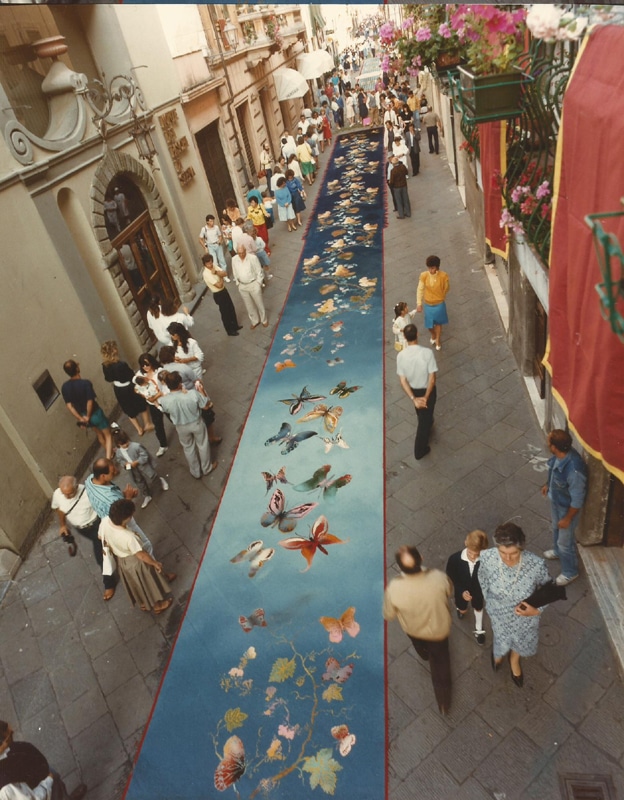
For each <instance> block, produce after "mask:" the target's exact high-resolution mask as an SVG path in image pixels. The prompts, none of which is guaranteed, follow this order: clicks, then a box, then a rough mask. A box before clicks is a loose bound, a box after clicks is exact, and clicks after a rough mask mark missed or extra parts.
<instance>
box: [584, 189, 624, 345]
mask: <svg viewBox="0 0 624 800" xmlns="http://www.w3.org/2000/svg"><path fill="white" fill-rule="evenodd" d="M621 202H622V203H624V198H622V200H621ZM619 217H624V211H612V212H610V213H605V214H588V215H587V216H586V217H585V222H586V223H587V224H588V225H589V227H590V228H591V231H592V236H593V237H594V247H595V249H596V257H597V259H598V266H599V267H600V272H601V273H602V277H603V282H602V283H597V284H596V291H597V292H598V297H599V298H600V311H601V314H602V316H603V318H604V319H606V320H607V322H608V323H609V325H610V326H611V330H612V331H613V333H615V334H616V336H617V337H618V338H619V339H620V341H621V342H623V343H624V253H623V252H622V247H621V245H620V242H619V239H618V238H617V236H616V235H615V234H614V233H607V231H605V229H604V227H603V225H602V222H601V220H605V219H616V218H619Z"/></svg>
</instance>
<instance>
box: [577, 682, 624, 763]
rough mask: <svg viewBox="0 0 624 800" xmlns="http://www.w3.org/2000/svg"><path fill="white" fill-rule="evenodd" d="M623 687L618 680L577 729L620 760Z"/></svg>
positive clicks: (623, 735) (623, 746)
mask: <svg viewBox="0 0 624 800" xmlns="http://www.w3.org/2000/svg"><path fill="white" fill-rule="evenodd" d="M623 723H624V688H623V687H622V685H621V684H620V683H619V682H618V683H617V684H615V685H613V686H612V687H611V688H610V689H609V690H608V691H607V693H606V694H605V695H604V697H603V698H602V700H601V701H600V702H599V703H598V705H597V706H596V707H595V708H593V709H592V710H591V711H590V712H589V714H588V715H587V716H586V717H585V719H584V720H583V723H582V724H581V725H580V727H579V731H580V732H581V733H582V734H583V736H584V737H585V738H586V739H589V741H590V742H593V743H594V744H595V745H596V747H599V748H600V749H601V750H604V751H605V752H606V753H608V755H610V756H611V757H612V758H614V759H616V760H618V761H620V762H621V759H622V756H623V755H624V729H623V727H622V724H623Z"/></svg>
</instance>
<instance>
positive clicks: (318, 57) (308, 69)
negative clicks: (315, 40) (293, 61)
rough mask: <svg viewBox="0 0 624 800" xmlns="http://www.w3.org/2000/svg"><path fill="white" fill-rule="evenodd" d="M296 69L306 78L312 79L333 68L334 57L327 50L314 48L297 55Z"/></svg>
mask: <svg viewBox="0 0 624 800" xmlns="http://www.w3.org/2000/svg"><path fill="white" fill-rule="evenodd" d="M297 69H298V71H299V72H300V73H301V74H302V75H303V76H304V77H305V78H306V80H309V81H311V80H314V79H315V78H320V77H321V75H324V74H325V73H326V72H331V71H332V70H333V69H334V59H333V58H332V56H331V55H330V54H329V53H328V52H327V50H314V51H313V52H312V53H302V54H301V55H298V56H297Z"/></svg>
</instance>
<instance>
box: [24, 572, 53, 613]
mask: <svg viewBox="0 0 624 800" xmlns="http://www.w3.org/2000/svg"><path fill="white" fill-rule="evenodd" d="M19 588H20V594H21V597H22V602H23V603H24V605H25V606H26V607H27V608H28V606H33V605H35V604H36V603H38V602H40V601H41V600H44V599H45V598H46V597H49V596H50V595H52V594H54V593H55V592H56V591H57V589H58V585H57V583H56V580H55V578H54V574H53V573H52V569H51V568H50V566H49V565H48V564H44V565H43V566H42V567H41V568H40V569H38V570H37V571H36V572H32V573H30V574H28V575H26V576H25V577H24V578H20V581H19Z"/></svg>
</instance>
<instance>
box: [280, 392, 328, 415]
mask: <svg viewBox="0 0 624 800" xmlns="http://www.w3.org/2000/svg"><path fill="white" fill-rule="evenodd" d="M324 399H325V395H324V394H310V392H309V391H308V387H307V386H304V387H303V389H302V390H301V394H293V396H292V400H289V399H288V400H280V401H279V402H280V403H284V404H285V405H287V406H289V409H288V411H289V413H290V414H292V415H293V416H294V415H295V414H298V413H299V412H300V411H301V409H302V408H303V404H304V403H318V401H319V400H324Z"/></svg>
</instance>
